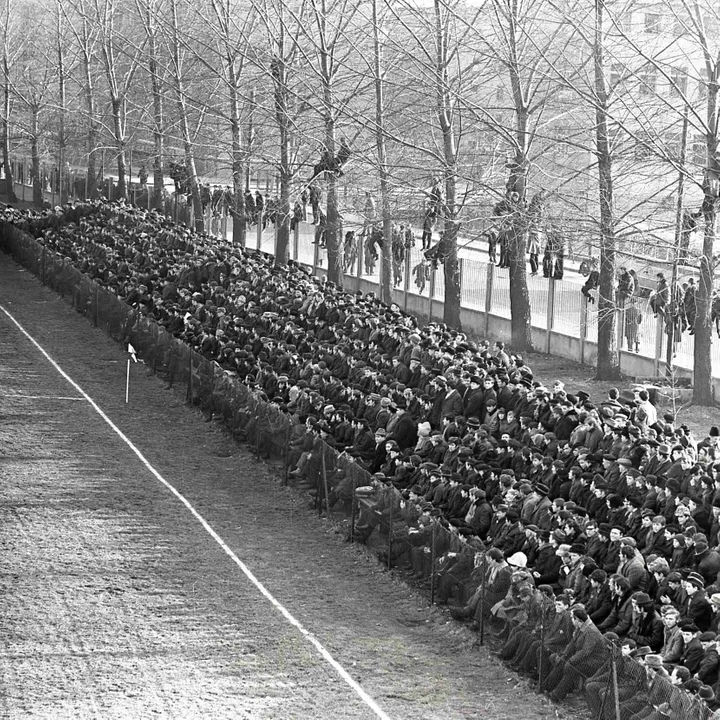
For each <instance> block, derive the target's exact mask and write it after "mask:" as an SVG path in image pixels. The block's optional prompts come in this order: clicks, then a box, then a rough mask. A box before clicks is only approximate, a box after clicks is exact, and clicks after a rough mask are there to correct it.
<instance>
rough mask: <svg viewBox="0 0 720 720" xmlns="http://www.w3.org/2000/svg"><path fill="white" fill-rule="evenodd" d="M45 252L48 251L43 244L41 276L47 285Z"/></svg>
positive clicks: (43, 282)
mask: <svg viewBox="0 0 720 720" xmlns="http://www.w3.org/2000/svg"><path fill="white" fill-rule="evenodd" d="M45 252H46V249H45V246H44V245H43V246H42V258H41V260H40V273H41V276H40V277H41V279H42V284H43V285H45Z"/></svg>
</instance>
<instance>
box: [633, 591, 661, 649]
mask: <svg viewBox="0 0 720 720" xmlns="http://www.w3.org/2000/svg"><path fill="white" fill-rule="evenodd" d="M631 602H632V608H633V613H632V622H631V624H630V629H629V630H628V634H627V636H628V637H629V638H632V639H633V640H634V641H635V642H636V643H637V644H638V645H648V646H649V647H650V648H651V649H652V650H653V651H654V652H657V651H658V650H660V648H661V647H662V644H663V624H662V620H661V619H660V618H659V617H658V615H657V614H656V612H655V605H654V603H653V601H652V599H651V598H650V596H649V595H648V594H647V593H646V592H636V593H635V594H634V595H633V596H632V599H631Z"/></svg>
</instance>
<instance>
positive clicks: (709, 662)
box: [695, 630, 720, 686]
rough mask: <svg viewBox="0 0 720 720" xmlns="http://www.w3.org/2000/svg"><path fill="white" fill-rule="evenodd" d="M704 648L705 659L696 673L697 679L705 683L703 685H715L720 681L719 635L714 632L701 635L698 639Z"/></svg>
mask: <svg viewBox="0 0 720 720" xmlns="http://www.w3.org/2000/svg"><path fill="white" fill-rule="evenodd" d="M698 640H700V644H701V645H702V648H703V652H704V655H703V658H702V661H701V662H700V667H699V668H698V670H697V671H696V673H695V677H696V678H697V679H698V680H699V681H700V682H701V683H703V685H713V686H714V685H715V684H716V683H717V681H718V671H719V670H720V656H718V648H717V635H716V633H714V632H713V631H712V630H706V631H705V632H704V633H700V636H699V637H698Z"/></svg>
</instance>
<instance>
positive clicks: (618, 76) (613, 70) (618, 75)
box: [610, 63, 625, 90]
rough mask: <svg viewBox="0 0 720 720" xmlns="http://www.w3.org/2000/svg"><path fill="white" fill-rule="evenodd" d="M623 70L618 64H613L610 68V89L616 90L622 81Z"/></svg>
mask: <svg viewBox="0 0 720 720" xmlns="http://www.w3.org/2000/svg"><path fill="white" fill-rule="evenodd" d="M624 71H625V68H624V66H623V65H621V64H620V63H613V64H612V66H611V67H610V89H611V90H612V89H614V88H616V87H617V86H618V85H619V84H620V83H621V82H622V79H623V73H624Z"/></svg>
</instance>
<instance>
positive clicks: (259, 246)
mask: <svg viewBox="0 0 720 720" xmlns="http://www.w3.org/2000/svg"><path fill="white" fill-rule="evenodd" d="M257 249H258V250H262V213H258V221H257Z"/></svg>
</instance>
